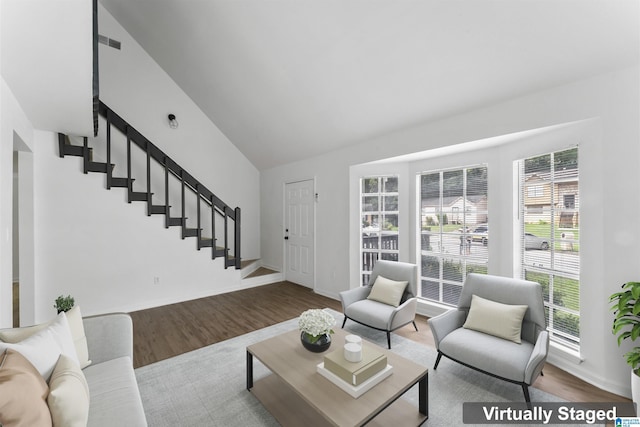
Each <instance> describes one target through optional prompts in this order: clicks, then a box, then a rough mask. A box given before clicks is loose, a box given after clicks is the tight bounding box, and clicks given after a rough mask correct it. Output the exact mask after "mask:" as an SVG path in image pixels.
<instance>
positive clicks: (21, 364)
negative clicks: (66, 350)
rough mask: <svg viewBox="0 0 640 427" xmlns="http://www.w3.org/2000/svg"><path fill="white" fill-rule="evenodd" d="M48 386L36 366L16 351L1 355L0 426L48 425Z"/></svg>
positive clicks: (49, 421)
mask: <svg viewBox="0 0 640 427" xmlns="http://www.w3.org/2000/svg"><path fill="white" fill-rule="evenodd" d="M48 393H49V388H48V387H47V384H46V383H45V381H44V379H43V378H42V376H41V375H40V373H39V372H38V371H37V369H36V368H35V367H34V366H33V365H32V364H31V362H29V361H28V360H27V359H26V358H25V357H24V356H22V355H21V354H20V353H18V352H17V351H15V350H11V349H7V350H5V351H3V352H2V354H0V425H3V426H4V427H14V426H33V427H39V426H49V427H50V426H51V414H50V413H49V408H48V407H47V402H46V398H47V394H48Z"/></svg>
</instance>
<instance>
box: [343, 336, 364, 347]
mask: <svg viewBox="0 0 640 427" xmlns="http://www.w3.org/2000/svg"><path fill="white" fill-rule="evenodd" d="M344 342H345V344H358V345H362V338H360V337H359V336H357V335H347V336H346V337H344Z"/></svg>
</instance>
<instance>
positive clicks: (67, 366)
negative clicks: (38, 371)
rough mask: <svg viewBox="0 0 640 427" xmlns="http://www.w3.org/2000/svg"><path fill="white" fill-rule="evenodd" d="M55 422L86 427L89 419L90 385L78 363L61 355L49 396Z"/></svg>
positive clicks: (52, 376) (68, 425) (62, 424)
mask: <svg viewBox="0 0 640 427" xmlns="http://www.w3.org/2000/svg"><path fill="white" fill-rule="evenodd" d="M47 403H48V404H49V410H50V411H51V418H53V424H54V425H56V426H65V427H76V426H77V427H84V426H86V425H87V420H88V419H89V386H88V384H87V380H86V378H85V376H84V374H83V373H82V370H81V369H80V366H79V365H78V363H77V362H76V361H74V360H72V359H71V358H70V357H68V356H65V355H64V354H62V355H60V359H58V363H57V364H56V367H55V369H54V370H53V374H51V379H50V380H49V397H47Z"/></svg>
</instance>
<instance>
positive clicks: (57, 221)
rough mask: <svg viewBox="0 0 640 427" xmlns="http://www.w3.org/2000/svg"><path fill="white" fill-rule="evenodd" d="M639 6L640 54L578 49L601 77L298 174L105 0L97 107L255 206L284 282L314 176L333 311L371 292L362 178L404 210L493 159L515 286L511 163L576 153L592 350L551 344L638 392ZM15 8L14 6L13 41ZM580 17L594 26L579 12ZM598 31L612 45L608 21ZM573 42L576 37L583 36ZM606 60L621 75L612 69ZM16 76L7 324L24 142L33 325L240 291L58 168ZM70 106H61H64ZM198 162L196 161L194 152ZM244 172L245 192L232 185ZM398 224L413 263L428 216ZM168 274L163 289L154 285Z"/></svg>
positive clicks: (6, 210)
mask: <svg viewBox="0 0 640 427" xmlns="http://www.w3.org/2000/svg"><path fill="white" fill-rule="evenodd" d="M3 3H4V2H3ZM489 3H492V2H489ZM493 3H494V2H493ZM542 3H544V2H542ZM570 3H571V2H570ZM587 3H590V4H591V3H594V2H587ZM595 3H597V2H595ZM595 3H594V4H595ZM633 3H634V2H621V4H623V5H624V7H627V8H628V9H627V10H631V12H629V13H627V15H628V16H630V17H631V18H629V19H631V20H633V21H632V22H635V24H636V29H635V33H634V32H633V31H632V32H630V33H624V30H626V29H627V28H628V27H625V26H622V25H621V28H622V29H621V30H620V31H621V33H622V34H623V35H625V36H631V37H630V38H629V43H628V44H627V46H626V47H625V49H630V50H631V51H632V54H631V55H629V54H628V53H627V52H626V51H625V52H622V53H620V56H615V55H613V54H612V56H610V57H608V56H606V55H605V54H604V53H603V52H618V49H623V48H622V47H620V46H619V45H608V44H605V45H604V46H600V45H597V44H596V43H595V42H593V39H589V42H586V46H585V47H584V50H585V52H586V53H585V52H580V53H578V52H576V53H575V56H576V58H580V59H584V58H589V57H590V54H589V52H590V51H593V56H594V57H595V56H598V55H599V56H598V60H599V61H600V62H598V64H600V68H594V69H592V70H589V71H581V72H580V73H575V75H574V74H572V75H566V76H565V75H562V76H560V75H558V76H555V80H553V79H552V80H553V81H554V82H555V83H554V84H547V85H546V86H540V87H527V90H526V91H524V92H523V91H521V90H513V92H512V93H514V94H515V95H514V96H511V97H500V96H496V97H495V98H494V100H493V101H491V102H489V101H487V102H485V103H483V104H478V105H476V104H470V105H468V107H467V108H466V109H463V110H455V111H451V112H448V111H443V112H442V113H441V115H440V116H434V117H433V118H432V119H430V120H428V121H426V120H423V119H421V118H419V117H416V118H414V119H413V120H407V121H405V125H404V126H402V127H399V128H389V129H387V130H386V131H385V132H380V133H378V134H372V135H367V136H366V137H364V136H363V137H362V138H361V139H360V140H359V141H354V142H353V143H352V144H350V145H348V146H344V147H342V148H336V149H334V150H332V151H329V152H321V151H318V152H317V154H313V155H310V156H309V157H307V158H302V159H295V160H291V161H288V162H286V163H283V164H271V165H269V166H266V167H257V166H256V165H254V164H253V163H252V161H250V160H249V158H248V155H247V154H245V153H243V152H241V151H240V150H238V149H237V148H236V147H235V146H234V145H233V140H230V139H228V138H227V136H226V135H225V134H224V133H223V132H222V131H221V130H220V129H219V128H218V127H217V126H216V124H215V122H213V121H212V120H211V119H210V118H208V117H207V116H206V115H205V114H204V113H203V112H202V110H201V109H200V108H199V107H198V105H197V104H196V103H195V102H193V100H192V99H191V98H190V96H189V95H188V94H187V93H186V92H185V91H184V90H183V89H182V88H181V87H180V86H178V84H176V83H175V81H174V80H173V79H172V78H171V77H170V75H169V74H168V72H167V70H164V69H163V68H162V67H161V66H160V65H159V64H158V63H157V62H156V61H155V60H154V59H153V58H152V57H151V56H150V55H149V54H148V53H147V52H146V51H145V49H144V48H143V47H142V46H141V45H140V43H139V42H138V41H136V40H135V39H134V38H133V37H132V36H131V34H130V33H129V32H128V31H127V30H125V28H124V26H123V25H122V24H121V23H119V22H118V21H117V20H116V19H115V18H114V17H113V15H112V14H111V13H110V12H109V11H108V9H106V8H105V7H103V6H102V5H101V4H100V5H99V13H98V17H99V28H100V33H101V34H105V35H106V36H108V37H110V38H112V39H115V40H119V41H120V42H122V46H123V47H122V49H121V50H120V51H118V50H115V49H112V48H109V47H108V46H105V45H100V47H99V51H100V98H101V100H102V101H104V102H105V103H106V104H107V105H109V106H110V107H111V108H113V109H114V110H115V111H117V112H118V114H120V115H122V116H124V117H126V119H127V120H128V121H129V122H131V123H134V124H135V126H136V127H137V128H139V129H141V130H143V131H144V132H143V133H144V134H145V135H146V136H147V137H149V139H151V140H153V141H154V142H155V143H157V144H159V145H161V146H162V147H163V149H164V150H165V151H167V152H169V153H170V154H171V155H172V156H175V157H176V158H180V161H181V162H182V163H184V164H186V165H187V166H188V167H189V170H190V171H192V173H193V174H194V175H198V176H201V177H202V178H201V179H203V180H204V181H206V182H207V183H215V182H225V185H224V186H220V187H219V189H217V191H219V193H220V194H219V195H220V197H221V198H222V199H223V200H225V201H226V202H227V203H229V204H230V205H232V206H241V207H242V209H243V242H242V243H243V245H242V247H243V253H242V257H243V258H246V259H260V260H261V263H262V265H263V266H265V267H268V268H271V269H274V270H277V271H282V272H284V271H285V269H286V262H285V257H284V253H283V246H282V245H283V236H284V229H283V228H284V227H283V217H284V199H283V193H284V191H283V188H284V185H285V184H286V183H291V182H296V181H300V180H313V181H314V185H315V193H317V195H318V196H317V202H316V203H315V218H316V224H315V229H316V236H317V238H316V240H315V276H314V283H313V289H314V291H315V292H316V293H318V294H321V295H324V296H328V297H331V298H334V299H336V298H337V297H338V293H339V292H340V291H343V290H346V289H348V288H353V287H356V286H358V284H359V276H360V266H359V227H360V213H359V207H358V206H359V198H360V194H359V180H360V178H361V177H363V176H368V175H372V174H389V173H393V174H396V175H398V176H399V177H400V182H401V184H400V185H401V191H402V192H401V196H400V197H401V202H400V203H401V204H402V205H403V206H410V207H412V206H415V205H416V184H415V176H416V174H417V173H419V172H423V171H426V170H434V169H444V168H450V167H459V166H466V165H474V164H486V165H487V166H488V168H489V191H490V195H491V196H490V197H491V201H490V204H489V216H490V218H491V224H492V225H491V226H492V235H493V242H492V244H491V245H489V247H488V251H489V259H490V262H489V264H488V267H489V272H490V273H492V274H497V275H504V276H511V277H513V276H514V275H517V274H519V272H516V271H515V267H514V265H515V262H516V261H517V260H516V258H517V255H516V252H515V250H514V232H513V221H512V219H511V218H512V215H513V206H514V190H513V185H512V184H513V179H514V178H513V161H515V160H517V159H522V158H525V157H528V156H533V155H538V154H544V153H548V152H552V151H556V150H560V149H564V148H567V147H568V146H570V145H575V144H578V145H579V149H580V169H581V171H582V172H581V174H580V186H581V188H582V189H583V193H582V205H581V212H580V214H581V218H580V219H581V234H580V244H581V248H582V249H581V252H580V255H581V271H580V279H581V293H580V305H581V317H580V321H581V324H580V329H581V331H582V332H583V333H582V335H581V341H580V351H579V354H577V355H576V354H569V353H567V352H562V351H556V350H553V351H552V352H551V355H550V360H552V361H553V363H554V364H556V365H557V366H560V367H561V368H563V369H565V370H566V371H567V372H570V373H572V374H574V375H576V376H578V377H580V378H582V379H584V380H585V381H587V382H589V383H592V384H594V385H596V386H598V387H600V388H603V389H605V390H608V391H611V392H614V393H616V394H620V395H625V396H629V395H630V384H629V371H628V367H627V366H626V364H625V363H624V359H623V358H622V354H624V352H625V351H626V350H627V349H628V348H627V347H624V346H623V347H622V348H618V346H617V343H616V339H615V336H614V335H613V334H611V320H612V314H611V312H610V310H609V304H608V297H609V295H611V294H612V293H614V292H616V291H618V290H619V288H620V285H621V284H622V283H624V282H627V281H631V280H638V275H639V274H640V271H639V270H638V263H637V260H638V259H639V257H640V245H637V241H638V239H640V224H639V223H638V221H636V220H634V218H635V216H636V215H637V212H638V211H639V210H640V180H638V178H637V172H636V171H637V168H638V164H639V163H640V143H639V141H640V130H639V126H638V124H639V121H638V117H639V115H640V110H639V96H640V95H639V84H640V83H639V78H638V76H639V74H640V73H639V68H638V49H637V47H638V45H637V44H638V40H637V22H638V20H637V5H636V4H633ZM573 6H575V4H573ZM548 7H552V6H548ZM575 7H577V6H575ZM7 10H8V9H6V6H5V5H4V4H3V10H2V12H3V15H2V19H3V31H4V29H5V28H6V27H5V21H4V20H5V19H8V17H7V15H6V11H7ZM590 10H591V9H590ZM618 12H619V11H618ZM576 13H577V14H578V15H579V13H580V12H579V10H576ZM634 13H635V15H634ZM554 16H555V15H554ZM588 16H591V17H594V15H593V14H591V15H588ZM614 16H615V17H619V15H617V14H614ZM594 19H595V18H594ZM554 22H555V21H554ZM607 22H609V23H611V21H607ZM624 22H625V23H628V22H629V21H628V20H625V21H624ZM452 25H453V24H452ZM549 25H551V24H549ZM589 25H591V26H592V27H593V32H595V33H596V34H600V33H599V32H598V30H597V29H598V27H599V24H598V23H597V22H591V23H589ZM543 27H544V25H540V28H543ZM587 27H588V26H587ZM580 28H583V27H582V26H580ZM568 33H569V34H568V35H567V36H568V37H569V36H570V35H571V32H570V31H568ZM587 33H588V34H590V31H587ZM580 35H581V36H583V35H584V34H583V33H580ZM505 37H507V36H505ZM592 37H593V36H592ZM15 40H16V39H13V40H11V39H7V38H6V37H4V35H3V37H2V43H3V55H4V52H5V44H13V43H16V42H15ZM608 40H609V39H607V41H608ZM625 40H626V39H625ZM545 41H546V42H547V43H548V42H549V40H546V39H545ZM560 42H561V40H558V43H559V44H560ZM545 47H546V45H545ZM549 49H550V48H549ZM623 50H624V49H623ZM468 54H470V53H468ZM565 55H566V58H565V57H562V56H561V55H559V56H553V55H551V54H550V59H549V60H550V61H552V60H553V61H561V60H567V61H568V60H569V58H570V57H571V56H572V52H565ZM585 61H586V60H585ZM594 61H595V60H594ZM607 61H608V65H603V63H604V64H607ZM585 64H590V62H585ZM9 65H10V64H7V65H5V62H4V61H3V81H2V90H3V96H2V110H0V112H1V113H2V123H1V125H2V134H1V135H0V136H1V138H2V143H1V144H0V150H1V151H0V158H1V163H0V173H1V174H2V180H1V181H2V187H1V188H0V197H1V200H2V204H1V205H2V211H1V212H0V224H1V227H2V230H3V235H4V237H5V238H4V239H2V243H1V246H0V251H1V252H0V253H1V254H2V257H1V258H2V261H1V268H2V270H1V271H2V277H1V280H0V295H1V298H0V300H1V301H2V302H1V305H0V322H1V325H0V326H3V327H5V326H11V325H10V319H11V311H12V310H11V307H10V304H9V301H10V300H11V298H10V295H11V290H10V285H11V282H12V279H13V277H12V276H13V271H12V270H13V268H12V262H11V259H12V256H10V254H11V253H12V248H11V238H10V236H11V233H12V232H11V230H12V228H13V227H12V225H13V220H12V214H11V210H10V207H11V205H12V201H11V197H12V196H11V195H12V190H11V188H10V184H9V183H10V182H11V181H12V179H11V172H12V169H13V168H12V166H11V162H12V161H13V156H14V149H13V147H14V146H16V144H17V145H18V146H20V147H26V148H27V150H22V151H21V149H20V148H18V151H20V153H21V154H20V155H21V156H23V157H25V159H24V162H25V163H24V164H23V163H21V166H22V168H21V174H26V176H29V173H28V172H29V169H31V171H32V173H31V176H32V180H31V181H32V184H31V185H32V191H33V198H32V202H33V203H32V217H31V218H32V219H31V222H32V224H31V227H29V216H28V215H27V216H25V217H24V218H22V217H21V226H22V227H25V228H24V229H22V228H21V232H20V235H21V239H22V238H28V237H29V236H28V234H30V235H31V237H30V239H31V242H32V243H31V246H32V247H31V250H32V256H31V257H30V258H29V257H27V258H25V259H22V258H21V259H20V263H21V264H20V267H21V268H20V281H21V284H22V283H24V292H25V293H24V294H21V313H22V315H23V316H24V318H23V322H24V324H31V323H37V322H42V321H45V320H48V319H49V318H50V317H51V316H52V315H53V311H52V308H51V305H52V302H53V300H54V299H55V297H56V296H58V295H60V294H65V295H66V294H72V295H74V297H75V298H76V299H77V300H78V301H79V304H80V305H81V306H82V308H83V314H85V315H92V314H100V313H105V312H109V311H135V310H140V309H144V308H149V307H156V306H161V305H164V304H169V303H174V302H179V301H185V300H191V299H195V298H199V297H203V296H208V295H215V294H221V293H225V292H229V291H233V290H238V289H241V287H242V284H241V281H240V278H239V276H238V274H237V272H234V271H233V270H225V269H224V268H223V267H222V266H221V265H220V264H219V263H215V262H211V260H210V259H209V257H208V256H207V255H206V254H204V253H200V252H196V251H195V250H194V249H193V244H192V243H193V242H190V241H180V239H179V238H178V237H177V236H176V235H174V234H173V233H168V232H166V231H165V230H164V229H163V228H162V226H161V225H160V224H157V223H156V222H157V221H154V220H152V219H149V218H147V217H146V215H145V214H144V211H143V208H142V207H138V206H133V207H130V206H126V205H125V203H123V196H122V194H119V193H117V192H114V191H111V192H107V191H103V186H104V183H103V177H100V176H96V175H89V176H88V177H87V176H83V175H82V174H81V172H80V167H79V166H78V165H77V164H74V163H73V161H68V160H63V159H59V158H58V153H57V150H56V134H55V133H54V132H56V131H57V130H62V129H53V128H46V127H38V126H37V125H36V126H34V124H33V123H32V122H33V121H35V117H32V116H30V114H28V113H26V111H25V110H26V109H27V108H26V107H25V105H24V104H25V103H27V101H26V100H24V99H22V98H20V97H19V95H18V94H17V93H16V89H14V87H13V84H14V80H13V79H14V78H15V77H13V75H12V76H11V77H9V76H7V75H5V67H8V66H9ZM530 65H531V67H533V68H536V67H540V66H541V65H540V64H536V63H531V64H530ZM585 66H587V65H585ZM487 85H488V86H491V85H497V82H490V83H487ZM131 94H135V96H131ZM48 102H51V101H48ZM56 102H57V103H58V104H60V103H62V105H64V99H62V100H56ZM60 108H61V109H64V108H63V107H60ZM172 112H173V113H175V114H176V115H177V117H178V120H179V121H180V127H179V128H178V129H177V130H171V129H170V128H169V127H168V125H167V124H166V123H165V122H164V121H163V119H164V118H165V117H166V115H167V113H172ZM285 120H286V119H285ZM238 126H241V124H240V125H238ZM320 127H321V126H320ZM319 132H320V130H319ZM478 141H480V142H478ZM447 147H455V150H452V149H451V148H449V149H447ZM438 150H440V151H438ZM447 150H449V151H447ZM188 153H198V155H197V156H192V155H185V154H188ZM415 153H419V155H418V157H407V158H399V156H405V155H415ZM229 176H235V177H237V180H236V181H234V182H233V183H228V181H229V179H228V178H227V177H229ZM21 177H22V175H21ZM25 184H28V182H25ZM212 186H213V184H212ZM401 221H402V222H401V224H400V229H401V233H402V234H401V245H402V246H401V248H400V259H401V260H403V261H415V260H416V247H415V246H416V243H415V239H414V235H415V232H416V227H417V226H416V225H415V224H416V213H415V210H414V209H407V210H406V212H405V213H404V214H403V217H402V218H401ZM29 229H30V231H23V230H29ZM131 236H139V237H136V238H134V239H131ZM27 241H28V240H27ZM156 248H161V249H156ZM23 249H25V248H23ZM152 249H153V250H152ZM134 260H135V261H134ZM155 277H157V278H159V283H155V281H154V278H155ZM420 310H421V312H422V313H423V314H427V315H433V314H436V312H435V311H434V310H435V308H433V306H430V305H428V304H426V303H425V304H424V305H422V306H421V308H420Z"/></svg>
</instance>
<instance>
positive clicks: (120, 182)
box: [58, 102, 241, 269]
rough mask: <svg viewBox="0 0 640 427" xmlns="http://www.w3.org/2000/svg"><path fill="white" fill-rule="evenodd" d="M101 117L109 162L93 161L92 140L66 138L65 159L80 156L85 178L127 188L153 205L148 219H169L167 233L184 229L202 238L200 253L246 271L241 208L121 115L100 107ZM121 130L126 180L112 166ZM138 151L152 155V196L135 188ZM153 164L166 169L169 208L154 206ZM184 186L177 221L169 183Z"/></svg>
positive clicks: (130, 197) (62, 144) (62, 142)
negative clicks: (207, 217)
mask: <svg viewBox="0 0 640 427" xmlns="http://www.w3.org/2000/svg"><path fill="white" fill-rule="evenodd" d="M99 113H100V115H101V116H102V117H104V118H106V121H107V126H106V162H96V161H94V160H93V148H92V147H89V146H88V138H86V137H85V138H83V141H84V143H83V145H82V146H79V145H73V144H71V141H70V138H69V137H68V136H67V135H64V134H58V144H59V150H60V157H64V156H65V155H70V156H78V157H82V158H83V169H84V173H88V172H100V173H105V174H106V176H107V189H111V188H113V187H121V188H126V189H127V201H128V202H129V203H131V202H134V201H141V202H146V203H147V215H149V216H151V215H156V214H158V215H164V216H165V228H169V227H173V226H179V227H181V237H182V238H183V239H185V238H187V237H196V238H197V249H198V250H200V249H202V248H208V247H210V248H211V256H212V258H213V259H216V258H218V257H224V266H225V268H227V267H231V266H233V267H235V268H236V269H239V268H240V262H241V258H240V208H239V207H236V208H235V209H232V208H230V207H229V206H227V204H225V203H224V202H223V201H222V200H220V199H219V198H218V197H217V196H216V195H215V194H213V192H211V191H210V190H209V189H208V188H207V187H206V186H204V185H203V184H202V183H200V182H199V181H198V180H197V179H195V178H194V177H193V176H192V175H191V174H189V173H188V172H187V171H186V170H185V169H184V168H182V167H181V166H180V165H179V164H178V163H176V162H175V161H174V160H173V159H171V157H169V156H168V155H167V154H165V153H164V152H163V151H162V150H160V148H158V147H157V146H156V145H154V144H153V143H152V142H151V141H149V140H148V139H147V138H145V137H144V136H143V135H142V134H141V133H140V132H138V131H137V130H136V129H135V128H134V127H133V126H131V125H130V124H128V123H127V122H126V121H125V120H124V119H123V118H122V117H120V116H119V115H117V114H116V113H115V112H114V111H113V110H111V109H110V108H109V107H107V106H106V105H105V104H104V103H103V102H100V106H99ZM112 127H114V128H116V129H118V130H119V131H120V132H121V133H122V134H123V135H125V136H126V159H127V160H126V162H127V165H126V169H127V176H126V177H117V176H114V175H113V172H114V168H115V165H114V164H113V163H112V161H111V159H112V146H111V145H112V144H111V134H112V132H111V128H112ZM134 146H135V147H138V148H139V149H141V150H142V151H143V152H144V153H145V156H146V191H135V190H134V188H133V183H134V181H135V178H134V177H133V165H132V148H133V147H134ZM152 161H155V162H156V163H157V164H159V165H160V167H161V168H162V169H163V170H164V180H163V181H164V204H159V205H156V204H153V192H152V191H151V182H152V176H151V167H152ZM172 178H173V179H177V180H178V181H179V185H180V186H181V189H180V198H181V212H180V216H171V206H170V205H169V196H170V195H169V183H170V179H172ZM189 193H191V194H192V195H195V197H196V206H195V209H196V221H197V223H196V227H195V228H190V227H188V225H187V213H186V197H187V194H189ZM206 209H209V210H210V212H211V223H210V224H209V226H210V227H211V236H210V237H205V236H204V235H203V227H204V224H203V222H202V218H203V216H204V215H203V211H204V210H206ZM217 217H218V218H222V219H223V221H224V222H223V224H224V226H223V227H222V228H223V233H224V234H223V236H224V237H223V240H224V243H223V245H222V246H219V245H218V244H217V241H218V240H219V239H217V238H216V228H217V227H216V218H217ZM229 220H231V221H233V254H230V253H229V252H230V248H231V245H230V244H231V242H230V237H229Z"/></svg>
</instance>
